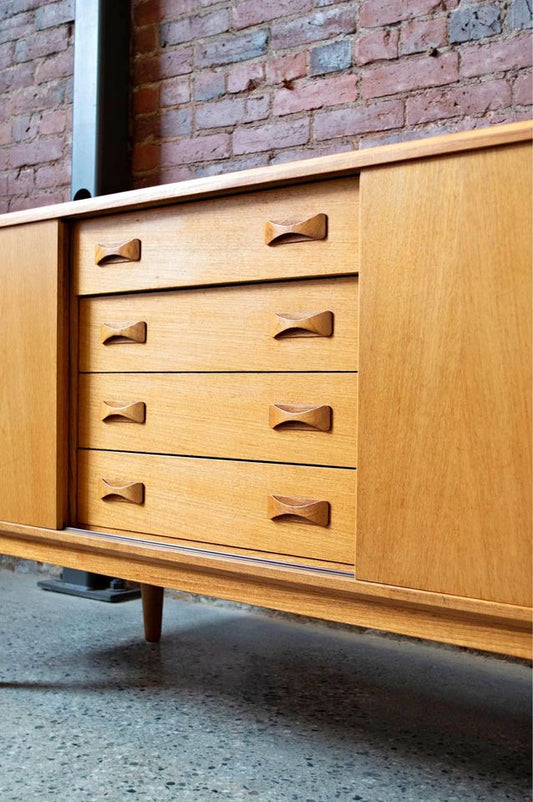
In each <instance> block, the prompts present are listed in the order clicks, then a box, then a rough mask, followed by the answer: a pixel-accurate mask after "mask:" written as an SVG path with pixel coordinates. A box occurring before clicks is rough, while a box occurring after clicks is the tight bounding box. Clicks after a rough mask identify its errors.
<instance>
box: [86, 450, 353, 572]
mask: <svg viewBox="0 0 533 802" xmlns="http://www.w3.org/2000/svg"><path fill="white" fill-rule="evenodd" d="M355 473H356V472H355V471H353V470H346V469H341V468H316V467H301V466H295V465H277V464H269V463H265V464H261V463H251V462H238V461H225V460H209V459H192V458H187V457H156V456H151V455H137V454H122V453H114V452H108V451H80V452H79V457H78V516H79V522H80V523H81V524H85V523H87V524H92V525H96V526H102V527H105V526H111V527H116V528H118V529H127V530H132V531H137V532H147V533H150V532H153V533H154V534H160V535H169V536H171V537H172V536H173V535H177V536H179V537H183V538H190V539H191V540H196V539H197V538H198V537H199V536H200V537H203V538H204V539H208V540H210V541H211V542H212V543H225V544H230V545H235V546H244V547H246V548H250V549H258V550H260V551H275V552H277V553H279V554H295V555H300V556H308V557H311V558H315V559H323V560H330V561H333V562H342V563H352V564H353V555H354V543H355V485H356V476H355ZM103 477H105V478H106V480H107V482H108V483H113V484H115V483H116V484H117V485H126V484H129V483H131V482H142V483H143V484H144V486H145V494H144V504H143V506H137V505H133V504H123V503H117V504H109V503H106V502H105V501H102V500H101V498H100V492H99V483H100V480H101V479H102V478H103ZM272 494H276V495H280V496H294V497H304V498H317V499H321V500H325V501H328V502H329V503H330V506H331V511H330V525H329V526H328V527H327V528H322V527H315V526H309V525H308V524H306V523H298V522H293V521H285V520H283V521H270V520H269V519H268V517H267V508H268V499H269V497H270V496H271V495H272ZM205 533H209V534H208V535H207V537H206V534H205Z"/></svg>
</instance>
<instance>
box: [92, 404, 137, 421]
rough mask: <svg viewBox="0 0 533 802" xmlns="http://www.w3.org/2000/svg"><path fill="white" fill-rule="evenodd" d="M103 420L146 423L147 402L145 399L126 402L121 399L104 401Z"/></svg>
mask: <svg viewBox="0 0 533 802" xmlns="http://www.w3.org/2000/svg"><path fill="white" fill-rule="evenodd" d="M101 412H102V420H103V421H110V420H123V421H130V422H131V423H144V421H145V419H146V404H145V403H144V401H134V402H133V403H131V404H124V403H122V402H121V401H102V409H101Z"/></svg>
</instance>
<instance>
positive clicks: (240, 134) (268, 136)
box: [233, 117, 309, 156]
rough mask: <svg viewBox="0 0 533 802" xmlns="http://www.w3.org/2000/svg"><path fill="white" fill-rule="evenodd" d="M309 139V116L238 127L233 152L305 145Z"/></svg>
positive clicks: (234, 136) (236, 153)
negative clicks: (289, 120)
mask: <svg viewBox="0 0 533 802" xmlns="http://www.w3.org/2000/svg"><path fill="white" fill-rule="evenodd" d="M308 141H309V120H308V118H307V117H306V118H304V119H300V120H293V121H291V122H288V121H286V120H280V121H279V122H276V123H269V124H265V125H262V126H261V127H260V128H237V130H236V131H235V132H234V134H233V153H234V154H235V155H236V156H238V155H240V154H243V153H256V152H261V151H263V150H272V149H273V148H275V147H287V148H288V147H291V146H292V145H303V144H305V143H306V142H308Z"/></svg>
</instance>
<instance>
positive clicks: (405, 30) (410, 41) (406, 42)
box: [400, 17, 447, 55]
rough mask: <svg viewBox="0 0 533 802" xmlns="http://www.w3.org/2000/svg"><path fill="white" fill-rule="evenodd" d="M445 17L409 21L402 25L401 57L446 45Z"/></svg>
mask: <svg viewBox="0 0 533 802" xmlns="http://www.w3.org/2000/svg"><path fill="white" fill-rule="evenodd" d="M446 33H447V31H446V17H433V18H432V19H427V20H409V21H407V22H405V23H404V24H403V25H402V39H401V45H400V53H401V55H408V54H410V53H422V52H423V51H425V50H431V49H432V48H434V47H442V46H443V45H445V44H446Z"/></svg>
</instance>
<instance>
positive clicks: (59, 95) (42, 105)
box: [11, 82, 67, 114]
mask: <svg viewBox="0 0 533 802" xmlns="http://www.w3.org/2000/svg"><path fill="white" fill-rule="evenodd" d="M66 89H67V86H66V82H58V83H53V84H44V85H41V86H38V85H32V86H28V87H26V88H24V89H20V90H19V91H18V92H15V93H13V96H12V100H11V104H12V105H11V112H12V114H24V112H27V111H30V112H31V111H41V110H44V109H55V108H57V107H58V106H60V105H61V104H62V103H64V102H65V99H66Z"/></svg>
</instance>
